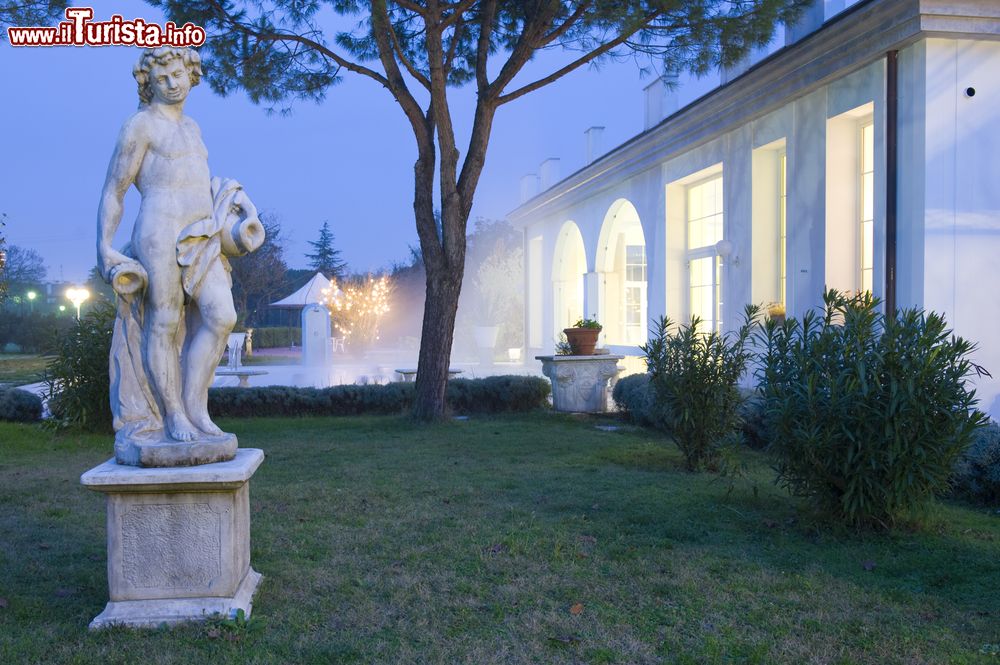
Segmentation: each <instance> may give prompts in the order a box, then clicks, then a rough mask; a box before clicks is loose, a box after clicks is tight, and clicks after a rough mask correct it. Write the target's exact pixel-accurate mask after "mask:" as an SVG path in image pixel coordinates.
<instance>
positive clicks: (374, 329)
mask: <svg viewBox="0 0 1000 665" xmlns="http://www.w3.org/2000/svg"><path fill="white" fill-rule="evenodd" d="M322 294H323V304H325V305H326V307H327V309H329V310H330V319H331V322H332V324H333V327H334V328H335V329H336V330H337V332H338V333H339V335H340V336H342V337H343V338H344V343H345V345H346V346H347V347H349V348H353V349H354V350H355V351H361V350H364V349H366V348H368V347H369V346H371V345H372V344H373V343H374V342H376V341H378V339H379V323H380V322H381V321H382V318H383V317H384V316H385V315H386V314H388V313H389V309H390V307H389V302H390V298H391V296H392V280H391V279H390V278H389V276H388V275H382V276H381V277H374V276H372V275H368V276H366V277H361V278H357V279H354V280H348V281H345V282H344V283H343V285H342V286H340V287H338V286H337V284H336V283H335V282H331V283H330V286H329V287H328V288H325V289H323V291H322Z"/></svg>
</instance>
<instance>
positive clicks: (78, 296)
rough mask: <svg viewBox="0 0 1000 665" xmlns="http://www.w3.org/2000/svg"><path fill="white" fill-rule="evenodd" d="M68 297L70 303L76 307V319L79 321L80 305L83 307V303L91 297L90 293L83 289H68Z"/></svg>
mask: <svg viewBox="0 0 1000 665" xmlns="http://www.w3.org/2000/svg"><path fill="white" fill-rule="evenodd" d="M66 297H67V298H69V301H70V302H71V303H73V305H74V306H76V318H77V319H79V318H80V305H82V304H83V301H85V300H86V299H87V298H89V297H90V291H88V290H87V289H85V288H82V287H81V288H79V289H77V288H71V289H66Z"/></svg>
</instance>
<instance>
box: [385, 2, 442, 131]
mask: <svg viewBox="0 0 1000 665" xmlns="http://www.w3.org/2000/svg"><path fill="white" fill-rule="evenodd" d="M371 5H372V36H373V37H374V38H375V44H376V46H378V55H379V60H380V61H381V62H382V68H383V69H385V74H386V77H385V78H386V87H388V88H389V91H390V92H392V94H393V96H395V97H396V101H397V102H399V106H400V107H401V108H402V109H403V113H405V114H406V117H407V119H408V120H409V121H410V126H411V127H412V128H413V136H414V138H416V140H417V148H418V150H424V149H425V148H426V146H424V145H422V143H423V142H424V141H426V140H427V138H426V135H425V131H426V127H425V122H424V120H425V119H424V113H423V111H422V110H421V109H420V105H419V104H418V103H417V100H415V99H414V98H413V95H412V94H410V89H409V88H407V87H406V80H405V79H403V74H402V73H401V72H400V71H399V65H398V64H397V63H396V58H395V56H394V55H393V48H392V44H391V43H390V40H389V37H387V36H386V32H387V31H388V32H392V30H393V27H392V21H390V20H389V10H388V9H387V8H386V4H385V0H372V3H371ZM431 143H432V144H433V141H431Z"/></svg>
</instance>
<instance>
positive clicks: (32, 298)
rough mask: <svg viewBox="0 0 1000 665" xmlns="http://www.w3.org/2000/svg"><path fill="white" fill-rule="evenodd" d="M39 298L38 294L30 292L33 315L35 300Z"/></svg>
mask: <svg viewBox="0 0 1000 665" xmlns="http://www.w3.org/2000/svg"><path fill="white" fill-rule="evenodd" d="M37 297H38V294H37V293H35V292H34V291H28V303H30V305H31V313H32V314H34V313H35V298H37Z"/></svg>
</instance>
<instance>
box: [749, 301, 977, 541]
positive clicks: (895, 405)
mask: <svg viewBox="0 0 1000 665" xmlns="http://www.w3.org/2000/svg"><path fill="white" fill-rule="evenodd" d="M824 301H825V306H824V307H823V310H822V312H821V315H817V313H816V312H809V313H807V314H806V315H805V316H804V317H803V318H802V321H801V322H799V321H796V320H794V319H789V320H787V321H786V322H785V323H784V324H783V325H780V326H779V325H777V324H776V323H774V322H772V321H769V322H768V323H767V324H766V325H765V327H764V331H763V333H762V335H761V337H762V339H761V346H762V348H763V349H764V354H763V357H762V364H761V367H760V371H759V374H758V378H759V379H760V385H761V390H762V394H763V396H764V399H765V402H766V406H765V409H766V420H767V426H768V428H769V430H770V431H771V432H772V433H773V438H772V441H771V444H770V450H771V451H773V452H774V453H775V454H776V456H777V470H778V479H779V482H780V483H782V484H784V485H785V486H787V487H788V488H789V489H790V490H791V491H792V492H793V493H794V494H796V495H800V496H805V497H808V498H809V499H811V500H812V501H813V502H814V504H815V505H816V507H817V508H818V509H819V510H820V511H821V512H822V513H823V514H825V515H827V516H829V517H832V518H835V519H838V520H840V521H843V522H845V523H847V524H851V525H855V526H882V527H887V526H889V525H891V524H893V523H894V522H896V521H898V520H899V519H901V518H903V517H905V516H907V515H910V514H912V513H913V511H915V510H916V509H917V508H919V507H920V506H921V505H922V504H923V503H924V502H925V501H926V500H927V499H929V498H930V497H931V496H932V495H933V494H935V493H936V492H940V491H942V490H944V489H946V488H947V486H948V479H949V476H950V475H951V470H952V467H953V466H954V463H955V461H956V459H957V458H958V456H959V454H960V453H961V452H962V451H963V450H964V449H965V448H966V447H967V446H968V444H969V443H970V442H971V440H972V437H973V435H974V434H975V432H976V430H977V429H978V428H979V427H980V426H981V425H982V424H983V423H984V421H985V416H984V415H983V414H982V413H979V412H978V411H976V410H975V409H974V407H975V405H976V399H975V392H974V391H973V390H971V389H969V388H968V387H967V386H966V379H967V378H968V377H969V376H970V374H971V373H972V372H973V371H975V370H977V369H978V368H977V367H976V366H975V365H973V364H972V362H971V361H970V360H969V359H968V356H969V353H970V352H971V351H972V350H973V346H972V344H970V343H969V342H967V341H965V340H963V339H961V338H956V337H954V336H952V334H951V331H949V330H948V329H947V327H946V325H945V321H944V319H943V318H942V317H941V316H939V315H937V314H934V313H930V314H925V313H924V312H922V311H920V310H912V309H911V310H903V311H900V312H897V314H896V316H895V317H886V316H884V315H883V314H882V313H881V312H880V311H879V309H878V305H879V301H878V300H877V299H875V298H873V297H872V296H871V294H870V293H864V294H859V295H852V296H848V295H845V294H841V293H838V292H836V291H830V292H828V293H827V294H826V295H825V296H824Z"/></svg>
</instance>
